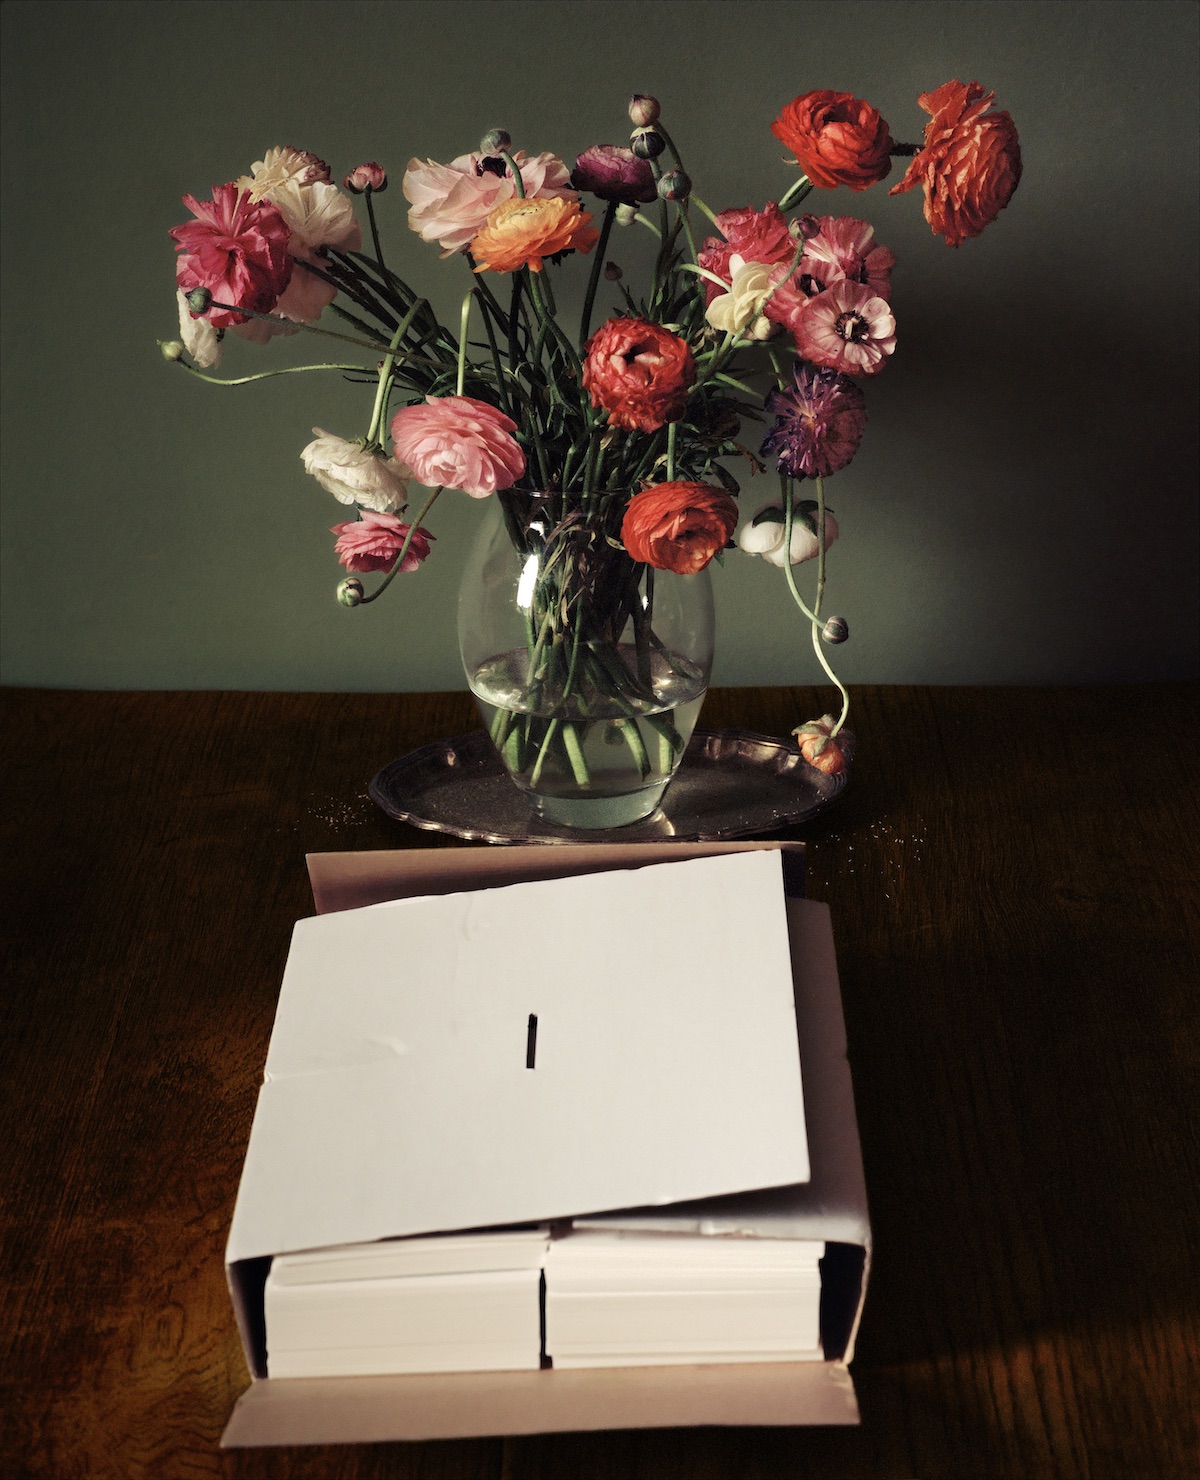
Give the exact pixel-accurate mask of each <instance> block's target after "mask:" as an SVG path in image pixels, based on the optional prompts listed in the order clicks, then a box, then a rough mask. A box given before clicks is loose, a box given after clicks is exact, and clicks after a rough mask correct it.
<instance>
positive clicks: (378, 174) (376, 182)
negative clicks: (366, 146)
mask: <svg viewBox="0 0 1200 1480" xmlns="http://www.w3.org/2000/svg"><path fill="white" fill-rule="evenodd" d="M342 184H343V185H344V186H345V187H346V189H347V190H348V191H349V192H350V193H351V195H361V194H362V193H363V191H364V190H370V191H373V192H374V193H375V194H376V195H378V194H379V192H380V191H381V190H386V189H387V171H386V170H385V169H384V167H383V166H382V165H381V164H376V163H375V161H374V160H373V159H372V160H370V161H369V162H368V163H367V164H356V165H355V166H354V168H353V169H352V170H351V171H350V173H349V174H348V175H347V176H346V178H345V179H344V180H343V181H342Z"/></svg>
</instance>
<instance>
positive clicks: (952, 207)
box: [888, 79, 1021, 247]
mask: <svg viewBox="0 0 1200 1480" xmlns="http://www.w3.org/2000/svg"><path fill="white" fill-rule="evenodd" d="M995 97H996V94H995V93H990V92H985V91H984V89H983V88H982V87H980V85H979V83H978V82H969V83H962V82H959V81H958V80H957V79H955V80H954V81H952V82H945V83H943V84H942V86H941V87H939V88H938V89H937V91H936V92H931V93H922V94H921V96H920V97H919V98H918V99H917V101H918V102H919V103H920V105H921V107H922V108H924V109H925V111H926V113H930V114H932V115H933V116H932V117H931V119H930V120H929V122H928V123H927V124H926V125H925V144H924V147H923V148H922V149H921V152H920V153H919V154H917V155H916V156H915V157H914V159H913V161H912V163H911V164H910V165H909V167H908V171H907V173H906V174H905V176H904V179H903V180H901V181H900V183H899V185H893V186H892V188H891V190H889V191H888V194H889V195H898V194H899V193H900V192H901V191H903V190H911V189H912V188H913V186H914V185H920V186H921V187H922V188H923V190H924V192H925V219H926V221H928V222H929V225H930V227H931V228H932V230H933V233H934V235H935V236H944V237H945V238H946V241H947V243H948V244H949V245H950V246H952V247H958V246H961V245H962V243H963V242H965V241H966V240H967V238H968V237H971V236H978V235H979V233H980V232H981V231H982V230H983V228H984V227H985V226H987V225H989V224H990V223H991V222H992V221H994V220H995V219H996V217H997V216H998V215H999V214H1000V212H1001V211H1002V210H1003V209H1004V207H1005V206H1006V205H1007V204H1008V203H1009V201H1010V200H1011V199H1012V196H1013V192H1014V191H1015V190H1016V188H1017V186H1018V185H1019V184H1020V181H1021V145H1020V141H1019V140H1018V138H1017V129H1016V125H1015V124H1014V123H1013V121H1012V118H1011V116H1010V115H1009V114H1008V113H1006V112H1004V110H1003V109H997V110H996V111H995V112H989V111H988V110H989V109H990V108H991V106H992V103H993V102H994V101H995Z"/></svg>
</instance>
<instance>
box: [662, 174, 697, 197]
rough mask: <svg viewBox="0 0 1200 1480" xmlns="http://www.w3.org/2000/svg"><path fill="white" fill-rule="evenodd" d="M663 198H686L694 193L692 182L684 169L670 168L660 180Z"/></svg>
mask: <svg viewBox="0 0 1200 1480" xmlns="http://www.w3.org/2000/svg"><path fill="white" fill-rule="evenodd" d="M658 193H659V195H660V196H661V197H662V198H663V200H686V199H687V198H688V196H689V195H691V193H692V182H691V180H689V179H688V177H687V176H686V175H685V174H684V173H683V171H682V170H668V171H667V173H666V174H665V175H664V176H663V177H662V179H661V180H660V181H659V182H658Z"/></svg>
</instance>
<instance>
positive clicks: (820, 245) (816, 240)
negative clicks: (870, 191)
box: [797, 216, 896, 302]
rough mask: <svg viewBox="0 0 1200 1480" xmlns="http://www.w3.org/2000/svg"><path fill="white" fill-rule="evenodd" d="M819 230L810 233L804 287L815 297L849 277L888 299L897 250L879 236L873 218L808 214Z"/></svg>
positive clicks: (802, 267)
mask: <svg viewBox="0 0 1200 1480" xmlns="http://www.w3.org/2000/svg"><path fill="white" fill-rule="evenodd" d="M805 219H806V220H809V221H811V222H812V224H813V225H815V226H816V228H817V230H816V232H815V234H813V235H810V236H808V237H807V240H806V241H805V243H804V255H803V257H801V259H800V268H799V271H798V273H797V277H798V279H799V282H800V287H801V289H802V291H803V292H804V293H805V294H806V295H807V296H808V297H810V298H815V297H816V295H817V294H818V293H822V292H824V291H825V289H826V288H830V287H832V286H833V284H834V283H839V282H841V281H842V280H843V279H846V278H848V279H849V280H850V282H852V283H862V284H863V285H864V286H865V287H868V288H870V290H871V292H872V293H873V294H874V295H875V297H876V298H882V299H884V301H885V302H886V301H888V300H889V299H890V298H891V292H892V268H893V267H895V265H896V254H895V253H894V252H892V251H890V250H889V249H888V248H887V247H884V246H881V245H880V244H879V243H878V242H877V241H876V240H875V228H874V227H873V226H872V225H871V223H870V222H869V221H858V220H856V219H855V218H854V217H853V216H817V217H806V218H805Z"/></svg>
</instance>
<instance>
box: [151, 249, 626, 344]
mask: <svg viewBox="0 0 1200 1480" xmlns="http://www.w3.org/2000/svg"><path fill="white" fill-rule="evenodd" d="M624 276H625V274H624V273H623V272H622V271H621V269H620V268H619V267H618V266H617V264H616V263H615V262H606V263H605V264H604V281H605V282H606V283H619V282H620V281H621V279H622V278H623V277H624ZM165 353H166V351H165V350H164V354H165Z"/></svg>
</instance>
